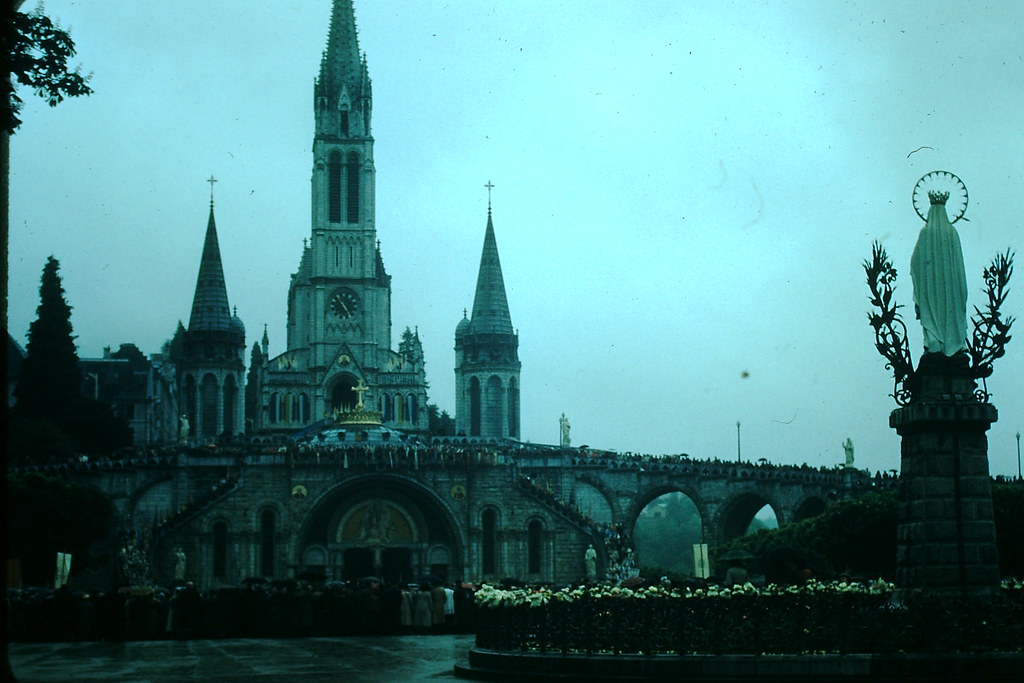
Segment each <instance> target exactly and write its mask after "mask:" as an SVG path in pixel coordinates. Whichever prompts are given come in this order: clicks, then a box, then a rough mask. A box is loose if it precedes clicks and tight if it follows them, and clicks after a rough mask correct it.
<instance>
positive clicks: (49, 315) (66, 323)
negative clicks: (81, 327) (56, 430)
mask: <svg viewBox="0 0 1024 683" xmlns="http://www.w3.org/2000/svg"><path fill="white" fill-rule="evenodd" d="M59 270H60V262H59V261H58V260H57V259H55V258H54V257H53V256H50V257H49V258H48V259H47V260H46V265H45V266H43V276H42V282H41V284H40V286H39V306H38V308H36V314H37V315H38V317H37V318H36V320H35V321H34V322H33V323H32V324H31V326H29V331H28V347H27V349H26V351H27V355H26V357H25V362H24V364H23V365H22V368H21V375H20V376H19V378H18V385H17V387H15V389H14V397H15V398H16V399H17V402H18V403H17V410H18V413H20V414H21V415H23V416H25V417H29V418H35V419H52V418H53V417H55V416H58V415H63V414H66V413H67V412H69V411H70V410H71V408H72V405H73V404H74V402H75V401H76V399H77V398H78V396H79V395H80V393H81V387H82V370H81V368H79V365H78V354H77V353H76V351H75V338H74V336H73V335H72V328H71V306H69V305H68V302H67V300H66V299H65V297H64V285H63V284H62V283H61V278H60V274H59V273H58V271H59Z"/></svg>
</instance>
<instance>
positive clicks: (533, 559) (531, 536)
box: [526, 519, 544, 574]
mask: <svg viewBox="0 0 1024 683" xmlns="http://www.w3.org/2000/svg"><path fill="white" fill-rule="evenodd" d="M543 529H544V526H543V525H542V524H541V522H540V520H539V519H535V520H533V521H532V522H530V523H529V524H528V525H527V527H526V537H527V538H526V571H527V572H529V573H530V574H540V555H541V538H540V537H541V531H543Z"/></svg>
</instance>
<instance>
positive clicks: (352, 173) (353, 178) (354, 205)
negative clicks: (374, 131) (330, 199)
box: [345, 152, 360, 223]
mask: <svg viewBox="0 0 1024 683" xmlns="http://www.w3.org/2000/svg"><path fill="white" fill-rule="evenodd" d="M347 161H348V163H347V164H345V166H346V168H345V172H346V174H347V175H348V178H347V181H348V183H347V187H346V192H345V206H346V208H347V209H348V211H347V214H348V215H347V218H348V222H349V223H358V222H359V173H360V163H359V155H358V154H356V153H355V152H349V153H348V160H347Z"/></svg>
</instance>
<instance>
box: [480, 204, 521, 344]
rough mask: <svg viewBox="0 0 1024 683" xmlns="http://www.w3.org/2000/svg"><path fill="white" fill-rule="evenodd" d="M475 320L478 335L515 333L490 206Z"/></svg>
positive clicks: (481, 256) (481, 260)
mask: <svg viewBox="0 0 1024 683" xmlns="http://www.w3.org/2000/svg"><path fill="white" fill-rule="evenodd" d="M472 323H473V331H474V332H476V333H477V334H512V333H513V330H512V316H511V315H509V312H508V299H507V297H506V296H505V280H504V278H503V277H502V275H501V261H500V259H499V258H498V242H497V240H496V239H495V238H494V220H493V218H492V215H491V208H490V207H487V229H486V231H485V232H484V248H483V253H482V254H481V255H480V272H479V274H478V275H477V278H476V295H475V296H474V298H473V318H472Z"/></svg>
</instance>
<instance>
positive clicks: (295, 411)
mask: <svg viewBox="0 0 1024 683" xmlns="http://www.w3.org/2000/svg"><path fill="white" fill-rule="evenodd" d="M300 401H301V397H299V396H292V422H298V421H299V418H300V416H301V415H302V413H301V410H302V409H301V407H300V406H299V403H300Z"/></svg>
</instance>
